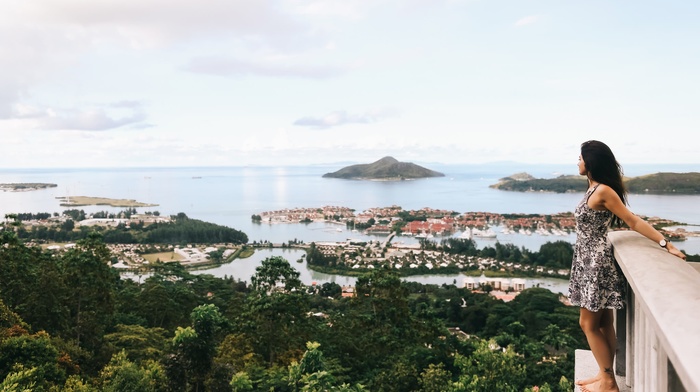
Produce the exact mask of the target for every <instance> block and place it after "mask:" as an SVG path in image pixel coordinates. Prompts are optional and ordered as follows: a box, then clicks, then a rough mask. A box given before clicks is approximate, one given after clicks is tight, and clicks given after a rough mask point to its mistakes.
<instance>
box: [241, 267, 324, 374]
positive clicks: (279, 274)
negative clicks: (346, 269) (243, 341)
mask: <svg viewBox="0 0 700 392" xmlns="http://www.w3.org/2000/svg"><path fill="white" fill-rule="evenodd" d="M251 285H252V288H253V290H252V291H251V292H250V293H249V294H248V296H247V299H246V304H245V311H244V313H243V315H242V316H243V317H242V318H241V319H240V321H241V322H242V323H243V328H244V330H243V332H244V333H245V334H246V335H247V336H250V337H252V338H253V339H254V346H255V347H256V352H258V353H260V354H261V355H262V356H263V358H265V360H266V361H267V362H268V363H269V364H270V365H273V364H276V363H277V362H278V361H280V363H281V364H283V365H285V366H286V365H287V364H289V363H290V362H291V360H292V359H293V358H294V357H295V356H297V355H300V354H301V352H302V349H303V347H304V343H305V342H306V341H307V340H309V339H307V337H309V336H310V334H311V333H312V330H311V326H310V322H309V318H308V316H307V313H308V311H309V296H308V295H307V294H306V290H305V289H304V286H303V284H302V283H301V281H300V280H299V272H298V271H297V270H295V269H294V268H292V266H291V265H290V264H289V262H288V261H287V260H285V259H284V258H282V257H278V256H275V257H269V258H267V259H265V260H263V261H262V264H261V266H260V267H258V268H256V273H255V275H253V276H252V277H251Z"/></svg>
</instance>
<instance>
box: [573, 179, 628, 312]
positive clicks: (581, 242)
mask: <svg viewBox="0 0 700 392" xmlns="http://www.w3.org/2000/svg"><path fill="white" fill-rule="evenodd" d="M597 188H598V185H596V186H594V187H593V188H591V189H589V190H588V191H587V192H586V194H585V195H584V197H583V200H581V202H580V203H579V204H578V206H577V207H576V210H575V211H574V217H575V218H576V244H575V245H574V258H573V262H572V265H571V278H570V279H569V299H570V300H571V303H572V304H573V305H576V306H580V307H582V308H586V309H588V310H590V311H592V312H597V311H599V310H601V309H621V308H622V305H623V296H622V293H623V290H624V288H625V276H624V275H623V274H622V271H620V269H619V266H618V265H617V262H616V261H615V257H614V256H613V249H612V244H611V243H610V242H609V241H608V227H609V224H610V220H611V219H612V212H610V211H608V210H603V211H596V210H594V209H592V208H590V207H589V206H588V198H589V197H591V195H592V194H593V192H595V190H596V189H597Z"/></svg>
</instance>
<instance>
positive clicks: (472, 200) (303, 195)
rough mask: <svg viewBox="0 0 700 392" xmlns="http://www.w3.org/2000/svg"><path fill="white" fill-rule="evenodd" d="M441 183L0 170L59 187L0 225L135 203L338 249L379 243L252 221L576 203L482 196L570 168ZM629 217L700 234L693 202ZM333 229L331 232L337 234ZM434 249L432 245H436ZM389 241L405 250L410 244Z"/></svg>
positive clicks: (501, 166)
mask: <svg viewBox="0 0 700 392" xmlns="http://www.w3.org/2000/svg"><path fill="white" fill-rule="evenodd" d="M421 165H422V166H425V167H428V168H430V169H433V170H437V171H440V172H442V173H444V174H445V177H437V178H427V179H420V180H407V181H355V180H342V179H331V178H323V177H322V175H323V174H324V173H328V172H333V171H336V170H338V169H340V168H341V167H343V166H345V165H311V166H294V167H180V168H105V169H102V168H100V169H77V168H52V169H0V183H18V182H48V183H55V184H57V185H58V186H57V187H55V188H49V189H44V190H37V191H28V192H0V215H1V216H4V215H5V214H7V213H22V212H34V213H36V212H50V213H53V212H62V211H63V210H65V209H67V208H66V207H61V206H60V205H59V203H60V200H59V199H57V198H58V197H65V196H93V197H106V198H113V199H134V200H136V201H139V202H144V203H152V204H157V206H156V207H148V208H137V210H138V211H139V212H145V211H159V212H160V213H161V214H162V215H174V214H177V213H179V212H184V213H185V214H187V216H189V217H190V218H195V219H201V220H204V221H208V222H213V223H218V224H221V225H225V226H228V227H232V228H235V229H237V230H241V231H243V232H245V233H246V234H247V235H248V237H249V239H250V241H254V240H255V241H264V240H267V241H271V242H276V243H277V242H287V241H289V240H294V239H297V240H303V241H305V242H311V241H343V240H346V239H348V238H353V239H379V238H378V237H371V236H365V235H363V234H361V233H357V232H351V231H349V230H346V229H345V228H344V226H339V225H333V224H328V223H320V222H318V223H311V224H307V225H305V224H275V225H270V224H258V223H254V222H252V220H251V216H252V215H253V214H260V213H262V212H264V211H271V210H279V209H284V208H296V207H322V206H327V205H331V206H343V207H348V208H352V209H354V210H355V211H356V213H359V212H362V211H363V210H366V209H368V208H372V207H386V206H392V205H398V206H401V207H402V208H403V209H405V210H411V209H421V208H424V207H429V208H436V209H445V210H452V211H456V212H459V213H462V212H471V211H482V212H494V213H526V214H553V213H559V212H568V211H573V209H574V207H575V206H576V204H577V203H578V202H579V200H580V199H581V197H582V196H583V190H582V191H581V192H580V193H568V194H555V193H518V192H506V191H499V190H495V189H492V188H490V187H489V185H492V184H494V183H496V182H498V180H499V179H500V178H503V177H506V176H509V175H512V174H515V173H519V172H527V173H529V174H531V175H533V176H535V177H538V178H552V177H556V176H559V175H565V174H566V175H568V174H576V173H577V172H576V170H577V168H576V162H574V163H572V164H570V165H523V164H516V163H495V164H479V165H477V164H473V165H442V164H430V163H422V164H421ZM661 171H664V172H689V171H700V165H661V166H659V165H629V166H626V167H625V174H626V175H627V176H637V175H643V174H651V173H656V172H661ZM629 202H630V209H631V210H632V211H633V212H634V213H636V214H639V215H646V216H658V217H662V218H668V219H673V220H675V221H679V222H683V223H685V224H686V225H687V226H685V227H686V229H688V230H692V231H699V230H700V209H699V208H698V205H700V196H681V195H663V196H661V195H630V196H629ZM79 208H80V209H83V210H85V211H86V212H88V213H89V212H95V211H110V212H118V211H121V210H122V209H123V208H114V207H108V206H85V207H79ZM338 229H340V230H338ZM494 230H495V231H497V233H498V237H497V238H496V239H495V240H494V239H478V240H477V245H479V246H480V247H481V246H484V245H486V244H489V243H493V242H495V241H500V242H501V243H512V244H515V245H517V246H519V247H521V246H523V247H526V248H528V249H531V250H538V249H539V247H540V246H541V245H542V244H544V243H546V242H548V241H555V240H566V241H570V242H573V241H574V240H575V236H574V235H573V234H570V235H567V236H540V235H535V234H533V235H531V236H526V235H521V234H504V233H501V232H500V231H499V227H494ZM436 239H438V240H439V237H438V238H436ZM396 241H404V242H406V243H412V241H416V240H415V239H413V238H410V237H398V238H397V239H396ZM677 246H678V247H679V248H681V249H683V250H685V251H686V252H687V253H691V254H700V237H690V238H688V240H686V241H684V242H679V243H677Z"/></svg>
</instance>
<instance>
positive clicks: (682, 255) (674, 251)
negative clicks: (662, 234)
mask: <svg viewBox="0 0 700 392" xmlns="http://www.w3.org/2000/svg"><path fill="white" fill-rule="evenodd" d="M666 249H668V253H670V254H672V255H674V256H676V257H680V258H681V259H683V260H685V257H686V256H685V253H683V252H682V251H681V250H680V249H678V248H676V247H675V246H673V245H671V243H670V242H669V243H668V245H666Z"/></svg>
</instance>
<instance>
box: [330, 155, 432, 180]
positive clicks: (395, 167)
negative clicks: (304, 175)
mask: <svg viewBox="0 0 700 392" xmlns="http://www.w3.org/2000/svg"><path fill="white" fill-rule="evenodd" d="M444 176H445V175H444V174H442V173H440V172H437V171H434V170H430V169H426V168H424V167H422V166H419V165H416V164H414V163H410V162H399V161H397V160H396V159H394V158H392V157H384V158H382V159H380V160H378V161H376V162H374V163H369V164H359V165H351V166H346V167H344V168H342V169H340V170H338V171H336V172H333V173H326V174H324V175H323V177H326V178H344V179H353V180H404V179H414V178H427V177H444Z"/></svg>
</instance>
